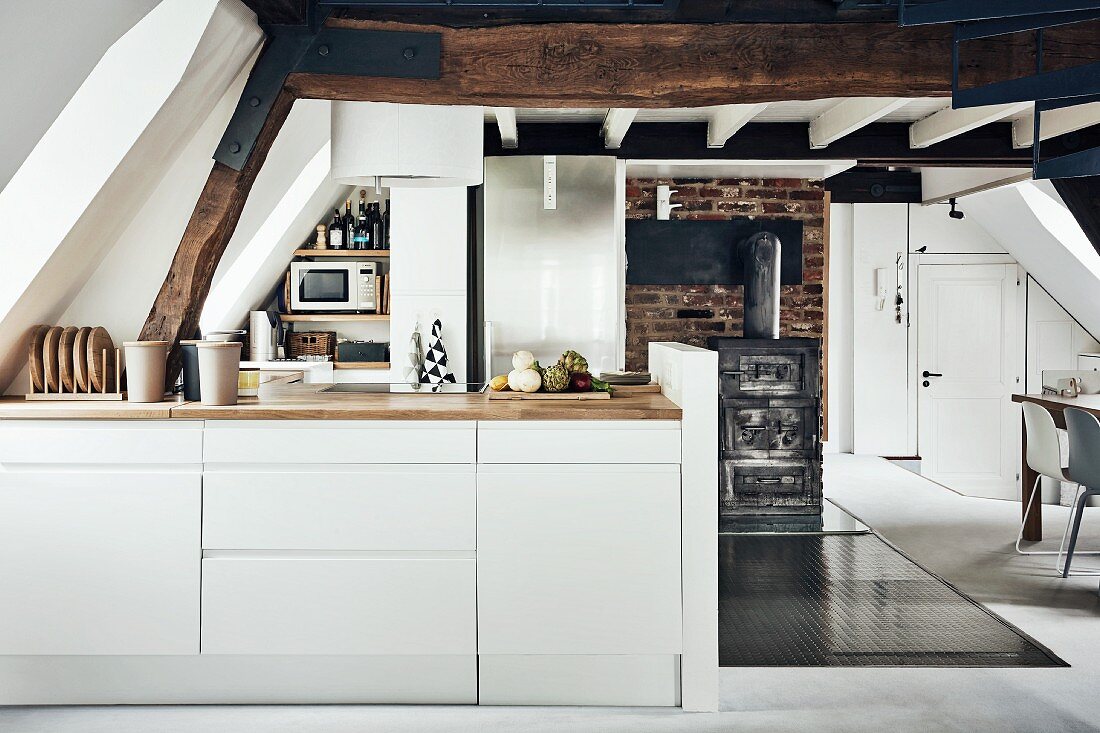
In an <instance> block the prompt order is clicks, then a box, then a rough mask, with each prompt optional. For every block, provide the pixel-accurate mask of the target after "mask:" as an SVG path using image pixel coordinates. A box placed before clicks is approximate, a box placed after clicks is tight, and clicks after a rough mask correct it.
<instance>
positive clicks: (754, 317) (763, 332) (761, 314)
mask: <svg viewBox="0 0 1100 733" xmlns="http://www.w3.org/2000/svg"><path fill="white" fill-rule="evenodd" d="M781 251H782V245H781V244H780V242H779V237H777V236H775V235H774V234H772V233H771V232H760V233H758V234H754V235H752V236H751V237H749V238H748V239H746V240H745V241H744V242H742V243H741V245H740V246H739V247H738V254H739V255H740V256H741V263H742V266H743V267H744V268H745V269H744V280H745V338H762V339H777V338H779V255H780V252H781Z"/></svg>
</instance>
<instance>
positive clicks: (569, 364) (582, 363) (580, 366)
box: [558, 349, 588, 374]
mask: <svg viewBox="0 0 1100 733" xmlns="http://www.w3.org/2000/svg"><path fill="white" fill-rule="evenodd" d="M558 363H559V364H561V365H562V366H563V367H565V371H567V372H569V373H570V374H573V373H575V372H587V371H588V360H587V359H585V358H584V357H583V356H581V355H580V354H578V353H577V352H576V351H573V350H572V349H570V350H569V351H567V352H565V353H564V354H562V355H561V358H560V359H558Z"/></svg>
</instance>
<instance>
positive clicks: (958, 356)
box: [914, 264, 1024, 499]
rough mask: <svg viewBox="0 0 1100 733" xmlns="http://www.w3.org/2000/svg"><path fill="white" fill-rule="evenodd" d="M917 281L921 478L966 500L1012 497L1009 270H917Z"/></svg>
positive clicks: (1015, 455) (1015, 452)
mask: <svg viewBox="0 0 1100 733" xmlns="http://www.w3.org/2000/svg"><path fill="white" fill-rule="evenodd" d="M918 279H919V281H920V288H919V293H920V296H919V302H918V310H919V313H920V317H919V319H918V321H917V338H918V346H917V363H918V366H917V374H916V375H914V378H915V380H916V382H917V395H918V408H919V420H918V431H919V435H920V443H919V448H920V456H921V474H922V475H924V476H926V477H928V478H930V479H932V480H933V481H935V482H937V483H939V484H943V485H944V486H947V487H949V488H952V489H954V490H955V491H958V492H960V493H963V494H966V495H968V496H984V497H989V498H1000V499H1014V498H1016V497H1017V496H1018V493H1017V485H1016V483H1017V479H1016V472H1017V470H1018V469H1019V467H1020V458H1019V455H1020V454H1019V450H1020V449H1019V445H1020V433H1019V431H1020V410H1019V408H1018V407H1017V406H1016V405H1014V404H1013V403H1012V393H1013V392H1014V391H1017V390H1019V391H1023V380H1022V377H1023V374H1024V352H1023V349H1022V348H1021V344H1022V339H1020V338H1019V332H1020V328H1019V326H1020V320H1021V318H1020V317H1021V315H1022V312H1021V310H1020V309H1019V308H1018V307H1017V306H1018V298H1019V292H1020V287H1019V286H1018V285H1017V282H1018V280H1017V269H1016V265H926V264H922V265H921V266H920V269H919V271H918ZM926 374H927V376H925V375H926Z"/></svg>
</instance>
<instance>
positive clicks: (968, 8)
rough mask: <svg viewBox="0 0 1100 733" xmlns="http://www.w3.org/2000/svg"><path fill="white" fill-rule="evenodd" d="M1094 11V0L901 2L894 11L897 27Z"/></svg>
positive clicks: (907, 0) (944, 0) (943, 0)
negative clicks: (896, 13)
mask: <svg viewBox="0 0 1100 733" xmlns="http://www.w3.org/2000/svg"><path fill="white" fill-rule="evenodd" d="M1095 9H1096V0H1043V2H1036V1H1035V0H938V2H913V1H912V0H902V2H901V6H900V7H899V9H898V23H899V25H901V26H913V25H933V24H936V23H963V22H967V21H973V20H992V19H994V18H1021V17H1026V16H1029V15H1043V14H1056V13H1070V12H1073V11H1076V10H1095Z"/></svg>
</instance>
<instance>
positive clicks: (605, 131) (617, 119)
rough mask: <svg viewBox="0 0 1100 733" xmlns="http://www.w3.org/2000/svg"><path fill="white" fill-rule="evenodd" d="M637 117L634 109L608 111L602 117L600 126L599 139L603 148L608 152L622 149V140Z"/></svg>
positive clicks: (636, 111)
mask: <svg viewBox="0 0 1100 733" xmlns="http://www.w3.org/2000/svg"><path fill="white" fill-rule="evenodd" d="M637 115H638V110H636V109H621V108H618V109H615V108H613V109H609V110H607V114H606V115H604V118H603V124H601V125H600V137H602V138H603V146H604V147H605V148H607V149H608V150H618V149H619V148H620V147H622V144H623V138H625V137H626V132H627V130H629V129H630V125H631V124H632V123H633V122H634V118H635V117H636V116H637Z"/></svg>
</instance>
